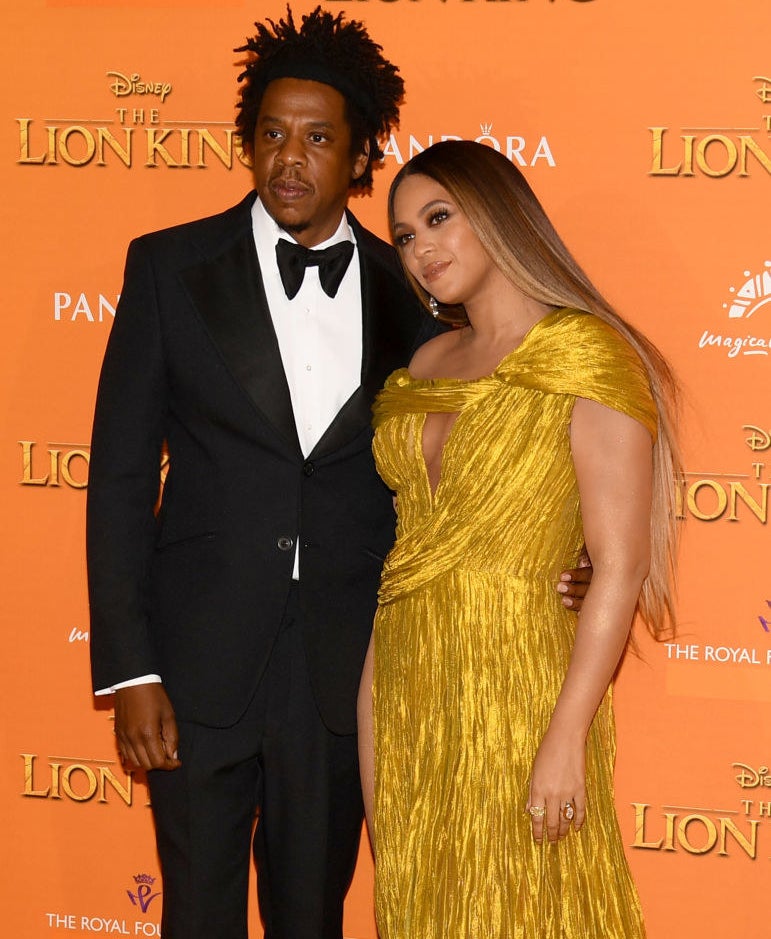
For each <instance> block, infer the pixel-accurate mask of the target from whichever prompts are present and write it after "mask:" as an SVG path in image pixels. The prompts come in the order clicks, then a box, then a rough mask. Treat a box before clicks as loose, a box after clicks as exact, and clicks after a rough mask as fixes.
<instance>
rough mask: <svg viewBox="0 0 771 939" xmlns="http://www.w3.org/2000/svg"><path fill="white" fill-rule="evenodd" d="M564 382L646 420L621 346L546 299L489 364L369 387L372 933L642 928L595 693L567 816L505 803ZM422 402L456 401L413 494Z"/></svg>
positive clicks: (517, 793)
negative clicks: (538, 832)
mask: <svg viewBox="0 0 771 939" xmlns="http://www.w3.org/2000/svg"><path fill="white" fill-rule="evenodd" d="M576 397H584V398H590V399H593V400H595V401H599V402H601V403H602V404H605V405H608V406H609V407H612V408H614V409H617V410H620V411H623V412H625V413H627V414H630V415H631V416H632V417H634V418H635V419H637V420H639V421H641V422H642V423H643V424H644V425H645V427H647V428H648V429H649V430H650V432H651V434H652V435H654V436H655V433H656V421H657V417H656V409H655V406H654V403H653V401H652V398H651V394H650V390H649V385H648V380H647V377H646V373H645V371H644V368H643V366H642V364H641V363H640V361H639V359H638V357H637V355H636V353H634V351H633V350H632V349H631V348H630V346H629V345H628V344H627V343H626V341H625V340H623V339H622V338H621V337H620V336H619V334H618V333H617V332H616V331H615V330H613V329H612V328H611V327H609V326H607V325H606V324H604V323H603V322H601V321H600V320H598V319H597V318H596V317H594V316H591V315H589V314H585V313H579V312H577V311H575V310H566V309H562V310H557V311H554V312H552V313H550V314H549V315H548V316H546V317H545V318H544V319H542V320H540V321H539V322H538V323H537V324H536V325H535V326H534V327H533V328H532V329H531V330H530V332H529V333H528V334H527V336H526V337H525V339H524V341H523V342H522V344H521V345H520V346H519V347H518V348H517V349H516V350H515V351H513V352H512V353H510V354H509V355H507V356H506V358H504V359H503V361H502V362H501V363H500V365H499V366H498V368H497V369H496V370H495V371H494V372H493V373H492V374H491V375H490V376H488V377H485V378H480V379H478V380H474V381H464V380H460V379H435V380H415V379H413V378H411V376H410V374H409V372H408V371H407V370H406V369H401V370H399V371H397V372H394V374H393V375H391V377H390V378H389V379H388V381H387V383H386V386H385V388H384V390H383V391H382V392H381V393H380V396H379V397H378V400H377V403H376V405H375V427H376V433H375V442H374V452H375V459H376V462H377V466H378V470H379V472H380V474H381V475H382V477H383V479H384V480H385V482H386V483H387V484H388V485H389V486H390V487H391V488H392V489H393V490H394V491H395V492H396V494H397V497H398V499H397V505H398V522H397V538H396V544H395V546H394V548H393V550H392V551H391V553H390V554H389V556H388V558H387V560H386V563H385V566H384V570H383V578H382V584H381V590H380V605H379V608H378V613H377V617H376V620H375V677H374V722H375V818H374V831H375V848H376V856H377V872H376V907H377V918H378V927H379V930H380V935H381V939H536V937H537V939H637V937H642V936H644V935H645V930H644V926H643V923H642V915H641V911H640V904H639V900H638V898H637V893H636V891H635V888H634V885H633V883H632V880H631V876H630V873H629V869H628V867H627V862H626V859H625V857H624V850H623V845H622V841H621V835H620V832H619V829H618V823H617V820H616V813H615V808H614V802H613V762H614V756H615V732H614V726H613V715H612V710H611V695H610V692H609V693H608V695H607V696H606V697H605V699H604V700H603V702H602V704H601V706H600V708H599V711H598V713H597V716H596V718H595V720H594V723H593V724H592V727H591V730H590V732H589V735H588V740H587V749H586V752H587V771H586V772H587V820H586V823H585V825H584V827H583V829H582V830H581V831H580V832H579V833H575V832H572V831H571V833H570V834H569V835H568V837H567V838H566V839H564V840H563V841H560V842H559V843H558V844H556V845H550V844H548V843H546V842H544V844H542V845H536V844H535V842H534V841H533V837H532V833H531V824H530V818H529V816H528V815H527V813H526V811H525V806H526V803H527V798H528V787H529V779H530V772H531V768H532V764H533V759H534V757H535V754H536V751H537V749H538V745H539V743H540V741H541V738H542V736H543V733H544V731H545V730H546V728H547V726H548V723H549V718H550V716H551V713H552V710H553V708H554V704H555V701H556V698H557V695H558V694H559V691H560V688H561V686H562V682H563V678H564V675H565V671H566V669H567V665H568V660H569V658H570V654H571V649H572V646H573V640H574V633H575V628H576V617H575V614H573V613H570V612H569V611H568V610H566V609H565V608H564V607H563V606H562V604H561V603H560V600H559V598H558V595H557V593H556V591H555V584H556V581H557V579H558V576H559V573H560V571H562V570H564V569H565V568H569V567H572V566H574V564H575V562H576V560H577V558H578V555H579V552H580V549H581V546H582V544H583V540H584V539H583V533H582V528H581V515H580V507H579V498H578V488H577V485H576V478H575V473H574V469H573V462H572V459H571V454H570V441H569V423H570V415H571V410H572V407H573V403H574V401H575V399H576ZM435 411H444V412H452V413H455V412H457V413H458V417H457V420H456V422H455V424H454V425H453V428H452V431H451V433H450V436H449V438H448V440H447V443H446V445H445V448H444V452H443V455H442V470H441V479H440V482H439V485H438V487H437V489H436V492H435V494H432V492H431V487H430V485H429V481H428V476H427V473H426V466H425V462H424V458H423V453H422V446H421V435H422V428H423V423H424V420H425V415H426V413H427V412H435Z"/></svg>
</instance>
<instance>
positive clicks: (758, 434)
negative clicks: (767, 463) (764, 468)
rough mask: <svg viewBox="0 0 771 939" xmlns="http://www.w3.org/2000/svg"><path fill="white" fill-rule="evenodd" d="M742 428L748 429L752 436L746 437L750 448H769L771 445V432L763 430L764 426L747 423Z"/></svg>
mask: <svg viewBox="0 0 771 939" xmlns="http://www.w3.org/2000/svg"><path fill="white" fill-rule="evenodd" d="M742 430H748V431H749V432H750V436H749V437H747V438H746V443H747V446H748V447H749V448H750V450H753V451H756V450H768V448H769V447H771V432H770V431H767V430H763V428H762V427H755V425H754V424H745V425H744V426H743V427H742Z"/></svg>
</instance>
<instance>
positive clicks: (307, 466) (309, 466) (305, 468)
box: [303, 460, 316, 476]
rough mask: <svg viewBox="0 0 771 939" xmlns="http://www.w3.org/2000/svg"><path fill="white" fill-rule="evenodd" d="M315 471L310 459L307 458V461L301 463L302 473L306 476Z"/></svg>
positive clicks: (311, 474)
mask: <svg viewBox="0 0 771 939" xmlns="http://www.w3.org/2000/svg"><path fill="white" fill-rule="evenodd" d="M315 472H316V467H315V466H314V465H313V463H311V461H310V460H308V462H307V463H304V464H303V473H305V475H306V476H313V474H314V473H315Z"/></svg>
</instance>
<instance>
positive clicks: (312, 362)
mask: <svg viewBox="0 0 771 939" xmlns="http://www.w3.org/2000/svg"><path fill="white" fill-rule="evenodd" d="M238 51H248V52H249V53H250V60H249V63H248V65H247V68H246V71H245V72H244V73H243V74H242V75H241V79H242V80H243V81H244V87H243V89H242V93H241V101H240V104H239V114H238V119H237V125H238V130H239V133H240V135H241V138H242V141H243V143H244V146H245V147H246V149H247V150H248V151H249V152H250V153H251V155H252V158H253V163H254V188H255V192H254V193H251V194H250V195H249V196H248V197H247V198H246V199H245V200H244V201H243V202H241V203H240V204H239V205H237V206H236V207H235V208H233V209H230V210H229V211H227V212H224V213H223V214H221V215H218V216H214V217H212V218H209V219H204V220H201V221H198V222H193V223H191V224H188V225H183V226H179V227H177V228H174V229H169V230H167V231H163V232H158V233H155V234H153V235H148V236H145V237H144V238H140V239H137V241H135V242H134V243H132V245H131V248H130V250H129V255H128V260H127V264H126V276H125V283H124V288H123V291H122V294H121V301H120V304H119V307H118V311H117V314H116V318H115V324H114V327H113V331H112V334H111V336H110V341H109V344H108V348H107V351H106V354H105V361H104V366H103V370H102V376H101V379H100V385H99V393H98V400H97V407H96V415H95V419H94V434H93V442H92V451H91V471H90V483H89V505H88V557H89V586H90V598H91V611H92V625H91V636H92V664H93V680H94V688H95V690H96V691H97V693H106V692H114V693H115V731H116V734H117V740H118V746H119V749H120V752H121V754H122V756H123V758H124V760H125V761H126V763H127V764H131V765H136V766H139V767H143V768H145V769H147V770H149V772H148V781H149V785H150V792H151V800H152V805H153V814H154V820H155V825H156V834H157V840H158V849H159V854H160V858H161V867H162V873H163V881H164V909H163V923H162V931H163V936H164V939H197V937H207V939H211V937H216V939H244V937H245V936H246V935H247V926H246V921H247V918H246V904H247V883H248V861H249V853H250V843H251V840H252V826H253V820H254V816H255V812H256V811H257V810H258V809H259V823H258V825H257V830H256V833H255V836H254V854H255V858H256V861H257V866H258V884H259V888H258V889H259V900H260V911H261V915H262V918H263V922H264V925H265V934H266V937H267V939H327V937H329V939H340V937H341V935H342V907H343V899H344V896H345V893H346V891H347V888H348V886H349V883H350V879H351V876H352V872H353V867H354V864H355V858H356V853H357V846H358V840H359V832H360V828H361V818H362V806H361V794H360V789H359V781H358V764H357V758H356V735H355V730H356V726H355V703H356V691H357V685H358V680H359V675H360V672H361V666H362V662H363V659H364V655H365V651H366V648H367V643H368V638H369V632H370V629H371V623H372V617H373V614H374V608H375V599H376V590H377V583H378V577H379V572H380V567H381V564H382V561H383V558H384V556H385V554H386V552H387V551H388V549H389V547H390V545H391V542H392V540H393V524H394V518H393V508H392V504H391V496H390V493H389V492H388V491H387V489H386V488H385V486H384V485H383V483H382V482H381V481H380V480H379V478H378V477H377V474H376V472H375V469H374V466H373V463H372V458H371V453H370V443H371V430H370V406H371V403H372V400H373V397H374V395H375V393H376V392H377V390H378V389H379V388H380V386H381V385H382V383H383V381H384V379H385V378H386V376H387V375H388V374H389V373H390V372H391V371H392V370H393V369H395V368H397V367H400V366H402V365H404V364H405V363H406V362H407V361H408V360H409V358H410V355H411V352H412V351H413V350H414V349H415V348H416V347H417V346H418V345H419V344H420V343H421V342H422V341H424V340H425V339H426V338H428V337H429V336H430V335H432V334H433V331H434V329H435V327H434V324H433V323H432V322H431V319H430V317H427V316H426V315H425V313H424V312H423V311H421V310H420V309H418V308H417V306H416V301H415V299H414V297H413V296H412V295H411V293H410V292H409V290H408V289H407V287H406V285H405V283H404V281H403V279H402V276H401V273H400V270H399V268H398V265H397V263H396V260H395V257H394V254H393V252H392V250H391V249H390V248H389V247H388V246H387V245H385V244H384V243H383V242H381V241H380V240H379V239H377V238H375V237H374V236H373V235H372V234H371V233H369V232H367V231H366V230H364V229H363V228H362V227H361V226H360V225H359V224H358V223H357V222H356V220H355V218H354V217H353V216H352V215H350V214H347V213H346V204H347V200H348V195H349V192H350V191H351V189H357V188H358V189H365V190H366V189H367V188H369V186H370V184H371V179H372V176H371V174H372V168H373V165H374V164H375V163H376V162H377V161H378V160H379V159H380V158H381V157H382V151H381V149H380V147H379V144H378V140H379V139H382V138H383V136H384V135H386V134H387V133H388V131H389V129H390V127H391V126H392V125H394V124H395V123H396V121H397V120H398V113H399V103H400V101H401V98H402V92H403V84H402V81H401V78H400V77H399V76H398V72H397V69H396V68H395V67H394V66H393V65H391V63H390V62H388V61H387V60H386V59H384V58H383V56H382V55H381V50H380V47H379V46H377V45H376V44H375V43H373V42H372V40H371V39H370V38H369V36H368V35H367V33H366V31H365V30H364V28H363V27H362V25H361V24H360V23H356V22H346V21H345V19H344V18H343V16H342V14H340V15H339V16H336V17H335V16H332V15H331V14H329V13H326V12H322V11H321V9H320V8H317V9H316V10H315V11H314V12H313V13H311V14H310V15H309V16H307V17H303V22H302V25H301V27H300V28H299V29H298V28H297V27H296V25H295V23H294V20H293V18H292V15H291V12H288V14H287V17H286V19H285V20H282V21H279V22H278V23H272V22H270V21H269V25H268V26H266V25H262V24H258V25H257V35H256V36H255V37H253V38H252V39H250V40H249V41H248V43H247V45H246V46H245V47H244V49H243V50H238ZM308 248H313V249H315V250H318V251H323V255H309V254H308V253H307V252H306V251H305V250H303V249H308ZM306 264H307V265H308V267H307V268H306V267H305V265H306ZM164 446H165V447H166V448H167V450H168V454H169V459H170V464H169V465H170V468H169V471H168V476H167V479H166V482H165V486H164V490H163V496H162V500H161V505H160V509H159V510H158V512H157V516H156V514H155V513H154V508H155V505H156V502H157V501H158V488H159V478H158V477H159V459H160V455H161V451H162V448H163V447H164Z"/></svg>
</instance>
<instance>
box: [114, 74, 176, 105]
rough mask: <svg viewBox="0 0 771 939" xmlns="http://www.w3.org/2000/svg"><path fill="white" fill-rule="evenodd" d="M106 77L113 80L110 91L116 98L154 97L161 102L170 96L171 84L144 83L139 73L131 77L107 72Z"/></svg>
mask: <svg viewBox="0 0 771 939" xmlns="http://www.w3.org/2000/svg"><path fill="white" fill-rule="evenodd" d="M107 77H108V78H112V79H114V81H112V82H111V83H110V91H111V92H112V93H113V94H114V95H115V97H116V98H124V97H125V96H126V95H156V96H157V97H159V98H160V99H161V101H162V102H163V101H165V100H166V97H167V96H168V95H170V94H171V82H144V81H142V78H141V76H140V74H139V72H134V73H133V74H132V75H124V74H123V73H122V72H108V73H107Z"/></svg>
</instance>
